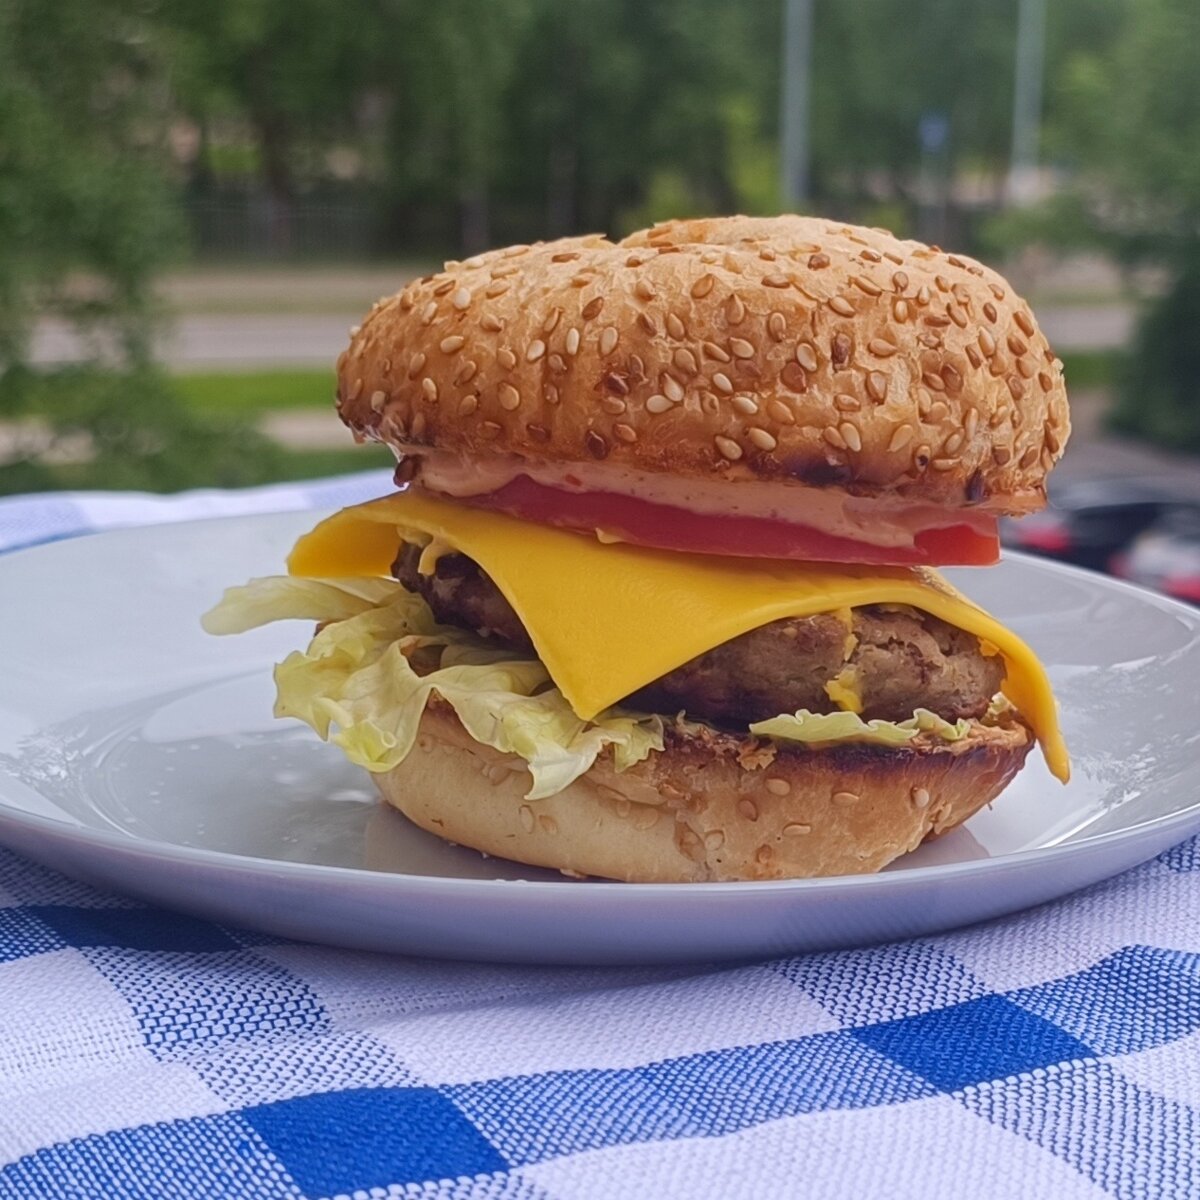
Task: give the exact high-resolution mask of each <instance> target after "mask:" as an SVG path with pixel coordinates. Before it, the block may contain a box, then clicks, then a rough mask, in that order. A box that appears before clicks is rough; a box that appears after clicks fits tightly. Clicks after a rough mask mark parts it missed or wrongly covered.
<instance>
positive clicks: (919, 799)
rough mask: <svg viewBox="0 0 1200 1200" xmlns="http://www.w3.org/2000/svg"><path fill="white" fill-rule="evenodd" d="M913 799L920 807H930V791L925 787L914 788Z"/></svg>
mask: <svg viewBox="0 0 1200 1200" xmlns="http://www.w3.org/2000/svg"><path fill="white" fill-rule="evenodd" d="M912 800H913V803H914V804H915V805H916V806H917V807H918V808H928V807H929V792H928V791H927V790H926V789H925V788H923V787H916V788H913V790H912Z"/></svg>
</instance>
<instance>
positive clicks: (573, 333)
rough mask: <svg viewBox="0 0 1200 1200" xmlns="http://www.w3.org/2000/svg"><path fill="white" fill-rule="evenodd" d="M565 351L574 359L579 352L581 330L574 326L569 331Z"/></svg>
mask: <svg viewBox="0 0 1200 1200" xmlns="http://www.w3.org/2000/svg"><path fill="white" fill-rule="evenodd" d="M565 349H566V351H567V353H568V354H570V355H571V356H572V357H574V355H575V354H577V353H578V351H579V330H578V329H576V328H575V327H574V326H572V327H571V328H570V329H568V330H567V339H566V342H565Z"/></svg>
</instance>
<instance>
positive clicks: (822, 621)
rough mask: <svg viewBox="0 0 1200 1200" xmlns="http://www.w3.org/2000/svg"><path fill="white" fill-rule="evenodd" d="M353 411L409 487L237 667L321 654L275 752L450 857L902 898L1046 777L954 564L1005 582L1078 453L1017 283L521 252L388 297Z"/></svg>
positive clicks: (271, 606) (917, 254) (287, 711)
mask: <svg viewBox="0 0 1200 1200" xmlns="http://www.w3.org/2000/svg"><path fill="white" fill-rule="evenodd" d="M337 403H338V412H339V414H340V415H341V418H342V420H343V421H344V422H345V423H346V424H347V425H348V426H349V427H350V429H351V430H352V431H353V433H354V434H355V436H356V437H357V438H358V439H360V440H361V439H371V440H374V441H379V442H383V443H385V444H386V445H388V446H390V447H391V448H392V450H393V451H394V452H395V454H396V457H397V459H398V462H399V466H398V468H397V472H396V480H397V484H398V485H399V490H398V491H397V492H396V493H395V494H393V495H390V496H387V497H384V498H383V499H380V500H377V501H374V502H372V503H369V504H364V505H361V506H358V507H355V508H350V509H346V510H344V511H342V512H340V513H338V514H337V515H335V516H333V517H331V518H329V519H328V520H326V521H324V522H323V523H322V524H320V525H318V526H317V528H316V529H315V530H313V532H312V533H310V534H308V535H306V536H305V537H303V538H302V539H301V540H300V542H299V543H298V544H297V545H296V547H295V549H294V550H293V551H292V554H291V557H290V559H289V561H288V570H289V574H288V575H287V576H286V577H277V578H271V579H263V580H255V581H253V582H251V583H250V584H249V585H247V586H246V587H240V588H233V589H230V591H229V592H227V593H226V596H225V598H224V599H223V600H222V602H221V603H220V604H219V605H218V606H217V607H216V608H215V609H214V610H213V611H212V612H211V613H210V614H209V615H208V617H207V618H206V622H207V627H208V628H209V629H210V630H212V631H213V632H222V633H229V632H237V631H240V630H242V629H247V628H250V627H251V626H253V625H256V624H261V623H262V622H264V621H267V620H274V619H279V618H286V617H299V618H304V619H307V620H311V621H315V622H317V632H316V634H315V636H314V637H313V639H312V642H311V644H310V645H309V646H308V648H307V649H306V650H303V651H297V652H296V653H294V654H292V655H290V656H289V657H288V658H287V659H286V660H285V661H284V662H282V663H281V664H279V666H278V667H277V669H276V684H277V690H278V701H277V706H276V711H277V713H278V714H279V715H281V716H292V717H298V718H300V719H302V720H304V721H306V722H308V723H309V724H310V725H311V726H312V727H313V728H314V729H315V730H316V731H317V732H318V733H319V734H320V735H321V736H322V737H325V738H329V739H331V740H332V741H334V742H336V743H337V744H338V745H339V746H341V748H342V749H343V750H344V751H345V753H346V754H347V755H348V756H349V757H350V758H351V759H352V760H353V761H354V762H356V763H358V764H360V765H361V766H363V767H365V768H366V769H367V770H368V771H370V772H372V773H373V775H374V778H375V781H376V783H377V784H378V786H379V789H380V791H381V792H382V794H383V797H384V798H385V800H386V801H387V802H388V803H389V804H392V805H394V806H395V807H396V808H398V809H399V810H400V811H401V812H402V813H404V814H405V816H406V817H408V819H409V820H411V821H413V822H415V823H416V824H417V825H419V826H421V827H422V828H423V829H426V830H429V831H431V832H433V833H435V834H438V835H440V836H441V837H444V838H447V839H449V840H450V841H453V842H457V843H459V844H461V845H463V846H469V847H473V848H475V849H477V850H480V851H483V852H485V853H487V854H492V855H499V856H503V857H505V858H509V859H515V860H517V861H519V862H523V863H531V864H537V865H540V866H545V867H551V868H557V869H559V870H561V871H563V872H565V873H567V874H572V875H575V874H578V875H595V876H603V877H607V878H611V879H621V880H633V881H695V880H732V879H775V878H782V877H791V876H812V875H836V874H846V873H851V872H863V871H875V870H878V869H879V868H881V867H882V866H884V865H885V864H886V863H888V862H889V861H891V860H892V859H894V858H896V857H897V856H898V855H900V854H903V853H905V852H906V851H909V850H912V849H913V848H915V847H916V846H917V845H919V844H920V842H921V841H922V840H923V839H924V838H927V837H929V836H931V835H935V834H940V833H943V832H945V831H946V830H948V829H951V828H953V827H954V826H956V825H958V824H960V823H961V822H963V821H965V820H967V819H968V818H969V817H970V816H971V815H972V814H973V813H975V812H976V811H977V810H978V809H979V808H980V807H981V806H983V805H985V804H987V803H989V802H990V801H991V800H993V799H994V798H995V797H996V796H997V794H998V793H999V792H1000V791H1001V790H1002V789H1003V788H1004V787H1005V786H1006V785H1007V784H1008V782H1009V781H1010V780H1011V779H1012V778H1013V776H1014V775H1015V774H1016V773H1017V771H1019V770H1020V769H1021V766H1022V764H1023V763H1024V760H1025V757H1026V755H1027V754H1028V753H1029V752H1030V749H1031V748H1032V746H1033V744H1034V742H1035V741H1037V742H1040V744H1041V749H1042V752H1043V753H1044V755H1045V757H1046V761H1047V763H1048V765H1049V768H1050V770H1051V771H1052V772H1053V773H1054V774H1055V775H1056V776H1057V777H1058V778H1059V779H1061V780H1064V781H1065V780H1066V778H1067V773H1068V763H1067V755H1066V749H1065V747H1064V745H1063V741H1062V738H1061V736H1060V733H1059V729H1058V723H1057V715H1056V710H1055V704H1054V700H1053V697H1052V696H1051V693H1050V689H1049V685H1048V683H1047V679H1046V675H1045V672H1044V670H1043V668H1042V666H1041V664H1040V663H1039V662H1038V660H1037V658H1036V657H1035V655H1034V654H1033V652H1032V651H1031V650H1030V649H1029V647H1028V646H1026V645H1025V644H1024V643H1023V642H1022V641H1021V640H1020V639H1018V638H1017V637H1016V636H1015V635H1014V634H1013V633H1011V632H1010V631H1009V630H1008V629H1006V628H1005V627H1004V626H1002V625H1001V624H999V623H998V622H997V621H995V620H994V619H992V618H991V617H989V616H988V615H987V614H986V613H984V612H983V611H982V610H981V609H979V608H977V607H976V606H975V605H973V604H972V603H971V602H970V601H969V600H967V599H966V598H965V597H964V596H962V595H961V594H960V593H959V592H958V591H956V590H955V589H954V588H953V587H951V586H950V585H949V584H948V583H947V582H946V581H945V580H944V579H943V578H942V577H941V576H940V575H939V574H938V573H937V570H936V568H938V567H940V566H945V565H962V564H972V565H978V566H986V565H987V564H989V563H994V562H995V561H996V560H997V557H998V542H997V537H996V522H997V518H998V517H999V516H1001V515H1003V514H1012V515H1020V514H1021V513H1025V512H1029V511H1031V510H1033V509H1037V508H1040V507H1041V506H1042V504H1043V503H1044V502H1045V481H1046V475H1047V472H1048V471H1049V470H1050V468H1051V467H1052V466H1053V465H1054V463H1055V461H1056V460H1057V459H1058V457H1059V455H1060V454H1061V452H1062V448H1063V444H1064V443H1065V441H1066V439H1067V435H1068V431H1069V422H1068V416H1067V405H1066V398H1065V393H1064V388H1063V379H1062V364H1061V363H1060V362H1059V361H1058V359H1057V358H1055V356H1054V354H1053V353H1052V352H1051V350H1050V348H1049V346H1048V345H1047V344H1046V339H1045V338H1044V337H1043V336H1042V334H1041V333H1040V331H1039V330H1038V327H1037V324H1036V322H1035V321H1034V319H1033V316H1032V315H1031V313H1030V311H1029V309H1028V307H1027V306H1026V305H1025V304H1024V303H1023V302H1022V301H1021V300H1020V298H1019V297H1017V296H1016V295H1014V294H1013V292H1012V290H1011V289H1010V288H1009V286H1008V285H1007V284H1006V283H1005V281H1004V280H1003V279H1002V278H1000V276H998V275H997V274H996V273H995V272H993V271H991V270H989V269H988V268H986V267H984V266H982V265H981V264H979V263H977V262H974V261H973V260H971V259H968V258H964V257H959V256H955V255H953V254H946V253H943V252H942V251H941V250H939V249H938V248H937V247H933V246H924V245H921V244H920V243H917V242H911V241H899V240H897V239H896V238H894V237H892V236H891V235H890V234H888V233H886V232H883V231H881V230H874V229H863V228H857V227H852V226H845V225H840V224H835V223H831V222H829V221H825V220H820V219H814V218H806V217H779V218H775V219H748V218H744V217H731V218H726V219H716V220H694V221H673V222H668V223H665V224H661V225H657V226H655V227H654V228H653V229H650V230H646V231H642V232H639V233H635V234H633V235H632V236H630V237H628V238H626V239H625V240H624V241H621V242H612V241H609V240H607V239H605V238H603V237H598V236H596V237H582V238H569V239H564V240H562V241H556V242H550V243H547V244H539V245H535V246H512V247H509V248H508V249H504V250H497V251H494V252H492V253H488V254H482V255H479V256H477V257H474V258H470V259H467V260H466V261H465V262H455V263H448V264H447V265H446V268H445V270H443V271H441V272H439V273H437V274H435V275H428V276H426V277H425V278H423V279H420V280H417V281H416V282H414V283H411V284H410V285H409V286H408V287H406V288H405V289H404V290H403V291H402V292H400V293H399V294H398V295H396V296H394V297H392V298H390V299H386V300H381V301H380V302H379V303H378V304H376V306H375V307H374V308H373V309H372V311H371V312H370V314H369V315H368V316H367V318H366V319H365V321H364V322H363V324H362V326H361V327H360V328H359V329H357V330H355V331H354V333H353V335H352V340H351V343H350V347H349V349H348V350H347V351H346V352H345V353H344V354H343V355H342V357H341V358H340V360H339V362H338V400H337Z"/></svg>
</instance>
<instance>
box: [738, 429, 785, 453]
mask: <svg viewBox="0 0 1200 1200" xmlns="http://www.w3.org/2000/svg"><path fill="white" fill-rule="evenodd" d="M746 436H747V437H748V438H749V439H750V440H751V441H752V442H753V443H754V445H756V446H757V447H758V448H759V449H760V450H767V451H771V450H774V449H775V447H776V446H777V445H778V444H779V443H778V442H777V441H776V440H775V438H774V437H772V435H771V434H769V433H768V432H767V431H766V430H765V429H760V428H759V427H758V426H757V425H752V426H751V427H750V428H749V429H748V430H746Z"/></svg>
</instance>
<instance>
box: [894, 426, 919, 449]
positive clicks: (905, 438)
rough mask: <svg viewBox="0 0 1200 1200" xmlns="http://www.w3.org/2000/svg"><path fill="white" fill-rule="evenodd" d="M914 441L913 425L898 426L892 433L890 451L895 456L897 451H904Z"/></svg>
mask: <svg viewBox="0 0 1200 1200" xmlns="http://www.w3.org/2000/svg"><path fill="white" fill-rule="evenodd" d="M912 439H913V428H912V426H911V425H897V426H896V428H895V430H894V431H893V433H892V438H891V441H889V442H888V450H889V451H890V452H891V453H892V454H895V453H896V451H897V450H903V449H904V447H905V446H907V445H908V443H909V442H911V441H912Z"/></svg>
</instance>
